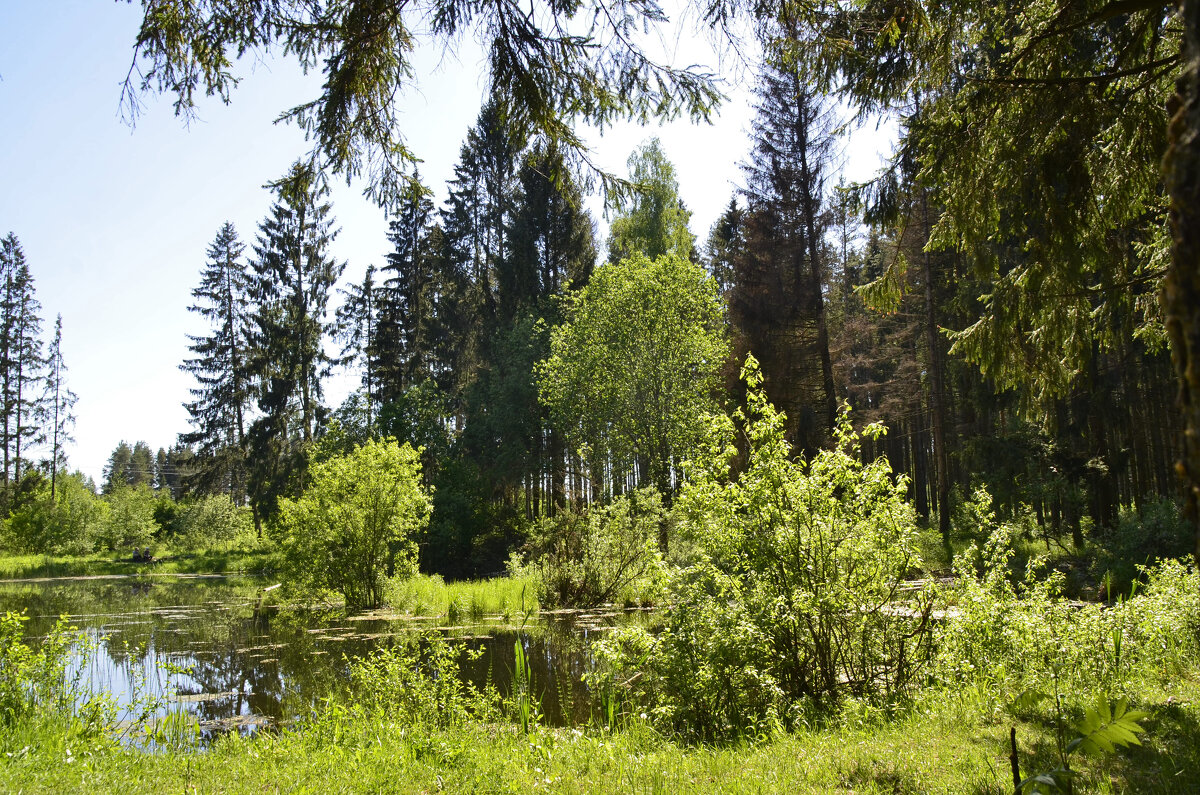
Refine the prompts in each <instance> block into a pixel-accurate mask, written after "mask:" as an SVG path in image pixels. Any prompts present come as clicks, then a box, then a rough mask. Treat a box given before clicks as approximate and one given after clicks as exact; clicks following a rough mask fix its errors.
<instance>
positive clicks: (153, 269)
mask: <svg viewBox="0 0 1200 795" xmlns="http://www.w3.org/2000/svg"><path fill="white" fill-rule="evenodd" d="M140 19H141V6H140V4H127V3H123V2H117V3H113V2H107V3H106V2H97V1H96V0H54V2H39V1H38V0H9V2H5V3H3V4H0V235H4V234H7V233H8V232H10V231H11V232H14V233H16V235H17V237H18V238H19V239H20V240H21V243H22V245H23V247H24V250H25V255H26V259H27V260H28V262H29V264H30V268H31V270H32V271H33V275H34V278H35V280H36V286H37V294H38V298H39V300H40V301H41V303H42V308H43V311H42V314H43V317H44V324H45V327H46V331H47V336H48V334H49V332H50V330H51V329H52V328H53V323H54V317H55V315H56V314H58V313H61V314H62V316H63V352H64V357H65V359H66V363H67V366H68V368H69V373H68V382H69V384H70V386H71V388H72V389H73V390H74V391H75V392H76V393H77V394H78V396H79V402H78V404H77V405H76V411H75V413H76V418H77V424H76V428H75V434H74V435H75V438H76V442H75V444H74V445H73V446H72V447H70V448H68V451H67V452H68V456H69V458H70V463H71V466H72V467H73V468H78V469H81V470H82V471H83V472H85V473H86V474H88V475H90V476H92V477H93V478H95V479H96V480H97V482H99V481H100V476H101V471H102V469H103V466H104V463H105V461H106V460H107V458H108V455H109V453H110V452H111V451H112V449H113V448H114V447H115V446H116V444H117V443H118V442H119V441H120V440H122V439H124V440H127V441H129V442H130V443H133V442H135V441H138V440H144V441H146V442H147V443H148V444H150V446H151V447H152V448H155V449H157V448H158V447H167V446H170V445H171V444H172V443H173V442H174V440H175V437H176V435H177V434H178V433H180V432H182V431H185V430H187V412H186V411H185V410H184V408H183V405H182V404H183V402H184V401H185V400H188V399H189V395H188V390H189V388H190V387H191V386H193V383H192V379H191V377H190V376H188V375H187V374H186V373H183V372H182V371H180V370H179V364H180V362H182V361H183V360H184V358H186V356H187V344H188V340H187V335H188V334H189V333H190V334H201V333H204V332H205V330H206V329H205V328H204V326H203V324H202V323H200V322H199V321H200V318H198V317H194V316H193V315H192V313H189V312H188V311H187V307H188V306H190V304H191V290H192V288H193V287H194V286H195V284H196V282H197V281H198V278H199V273H200V269H201V267H202V266H203V264H204V259H205V257H204V252H205V249H206V248H207V246H208V244H209V243H210V242H211V241H212V239H213V237H214V235H215V234H216V231H217V229H218V227H220V225H221V224H222V223H223V222H225V221H226V220H230V221H232V222H233V223H234V224H235V225H236V226H237V228H238V231H239V233H240V235H241V237H242V239H243V241H244V242H247V243H249V242H251V241H253V239H254V235H255V231H256V229H257V225H258V223H259V222H260V221H261V220H262V218H263V217H264V215H265V214H266V211H267V209H268V207H269V205H270V196H269V194H268V193H267V191H265V190H264V189H263V188H262V186H263V184H265V183H266V182H268V181H269V180H271V179H274V178H276V177H278V176H280V175H282V174H283V173H284V172H285V171H286V170H287V167H288V165H289V164H290V163H291V162H292V161H293V160H295V159H296V158H297V157H298V156H300V155H301V154H302V153H304V152H305V151H306V149H307V144H306V143H305V141H304V139H303V135H302V133H301V132H300V131H299V130H297V129H296V128H294V127H289V126H284V125H276V124H274V123H273V121H274V119H275V118H276V116H277V115H278V114H279V113H280V112H281V111H283V110H285V109H287V108H289V107H291V106H293V105H295V104H298V103H299V102H302V101H305V100H308V99H311V98H313V97H314V96H315V95H316V93H317V90H318V88H319V86H320V75H319V74H309V75H307V76H305V75H303V74H301V72H300V70H299V68H298V67H296V66H295V65H294V64H291V63H288V62H281V61H271V62H254V61H252V60H251V61H248V62H244V63H242V64H240V65H239V68H238V74H239V75H241V76H242V77H243V81H242V84H241V85H240V86H239V87H238V88H237V90H235V92H234V94H233V97H232V103H231V104H230V105H228V106H226V105H223V104H221V103H220V102H219V101H217V100H208V101H206V102H204V103H203V104H202V105H201V108H200V112H199V119H197V120H194V121H192V122H191V123H190V124H185V123H184V121H182V120H180V119H178V118H176V117H175V116H174V115H173V109H172V107H171V102H170V98H168V97H153V96H146V97H144V98H143V100H144V103H145V107H144V109H143V111H142V113H141V115H140V117H139V118H138V121H137V124H136V126H134V127H132V128H131V127H130V126H129V125H128V124H127V123H126V122H125V121H123V120H122V118H121V113H120V108H119V100H120V93H121V83H122V81H123V80H124V78H125V75H126V72H127V71H128V69H129V66H130V59H131V57H132V45H133V41H134V38H135V35H136V32H137V27H138V23H139V22H140ZM672 35H673V38H670V39H668V40H666V41H664V42H663V43H662V44H661V46H662V48H663V50H664V52H666V53H667V55H668V57H672V58H674V59H675V60H676V63H679V64H684V65H686V64H691V63H706V64H708V65H710V66H711V67H713V68H718V66H719V63H718V60H717V56H715V55H714V54H713V53H712V51H711V49H710V48H709V47H707V46H706V45H705V43H704V40H703V37H702V36H698V35H695V34H694V31H692V30H691V29H690V28H688V27H686V26H685V27H683V28H682V29H681V32H680V29H676V30H675V32H674V33H673V34H672ZM480 58H481V56H480V50H479V48H478V47H477V46H476V45H475V44H474V43H473V42H472V41H470V40H467V41H466V42H464V43H463V45H462V46H461V47H460V48H459V51H458V53H457V55H453V54H451V55H448V56H446V55H443V53H441V52H440V51H430V50H425V51H420V52H418V54H417V59H416V62H417V70H418V80H419V86H418V88H417V89H416V90H415V91H413V92H410V93H409V94H408V95H407V96H404V97H402V98H401V99H400V102H401V105H402V109H403V122H402V126H403V132H404V134H405V136H406V137H407V138H408V141H409V144H410V147H411V148H412V149H413V150H414V151H415V152H416V153H417V155H418V156H419V157H421V158H423V159H424V161H425V162H424V163H423V164H422V166H421V174H422V177H423V178H424V180H425V181H426V183H427V184H428V185H429V186H430V187H432V188H433V189H434V191H435V192H436V193H437V195H438V198H439V202H440V199H441V198H442V197H443V196H444V183H445V180H446V178H447V177H448V176H449V175H450V173H451V169H452V168H453V165H454V162H455V160H456V158H457V156H458V151H459V147H460V145H461V143H462V140H463V138H464V136H465V134H466V130H467V128H468V127H469V126H470V125H471V124H472V123H473V122H474V120H475V117H476V115H477V113H478V109H479V106H480V104H481V101H482V99H483V93H484V92H483V85H484V79H483V68H482V65H481V61H480ZM725 63H726V64H728V59H726V60H725ZM727 76H728V77H729V78H730V81H731V82H729V83H728V84H727V86H726V92H727V93H728V94H729V96H730V101H729V102H728V103H726V105H725V106H724V107H723V108H722V111H721V114H720V117H719V118H718V119H717V120H716V122H715V123H714V124H713V125H711V126H709V125H702V126H693V125H690V124H688V123H687V122H676V123H672V124H669V125H665V126H662V127H648V128H644V127H637V126H635V125H619V126H617V127H616V128H614V129H611V130H607V131H606V132H605V135H604V136H603V138H601V137H598V136H596V135H595V134H594V133H592V134H590V135H588V136H587V138H588V140H589V142H590V143H592V145H593V147H594V157H595V161H596V162H597V164H598V165H600V166H601V167H602V168H605V169H608V170H612V171H615V172H618V173H624V163H625V159H626V158H627V157H628V155H629V153H630V151H631V150H632V149H633V148H634V147H635V146H636V145H638V144H639V143H641V142H642V141H644V140H645V139H646V138H648V137H650V136H651V135H657V136H659V137H660V139H661V140H662V142H663V147H664V149H665V151H666V152H667V155H668V156H669V157H670V158H671V160H672V161H673V162H674V163H675V165H676V168H677V171H678V173H679V181H680V192H681V194H682V196H683V198H684V201H685V202H686V203H687V205H688V207H689V208H691V209H692V211H693V216H692V224H691V226H692V231H693V233H695V234H696V235H697V236H698V237H699V238H700V239H701V240H703V239H704V237H705V236H706V235H707V233H708V229H709V227H710V226H711V225H712V223H713V221H714V220H715V219H716V217H717V216H718V215H719V213H720V212H721V210H722V209H723V208H724V206H725V205H726V204H728V201H729V198H730V196H731V194H732V191H733V190H734V186H735V184H736V183H737V182H738V180H739V178H740V174H739V171H738V166H737V163H738V161H739V160H741V159H743V158H744V157H745V153H746V151H747V148H748V147H747V143H746V138H745V131H746V129H747V127H748V126H749V122H750V118H751V111H750V99H749V97H748V94H747V91H746V88H745V86H744V85H742V84H741V83H740V82H739V80H738V79H737V75H735V74H729V73H727ZM884 146H886V135H885V134H881V133H879V132H877V131H876V130H874V128H868V129H866V130H863V131H859V132H858V133H856V134H855V135H854V136H853V139H852V140H851V141H849V142H848V148H847V155H846V163H847V174H848V178H849V179H863V178H866V177H867V176H869V175H870V174H871V173H872V172H873V171H874V169H876V168H877V166H878V164H879V154H878V152H879V150H880V148H881V147H884ZM360 190H361V186H349V187H347V186H345V185H344V184H338V185H336V186H335V189H334V194H333V197H332V198H333V206H334V214H335V216H336V218H337V221H338V225H339V226H340V228H341V233H340V234H339V236H338V238H337V240H336V241H335V243H334V246H333V251H334V254H335V256H337V257H338V258H339V259H342V260H345V261H347V262H348V267H347V270H346V277H345V278H346V279H348V280H349V279H355V278H357V277H358V276H360V275H361V274H362V272H363V271H364V270H365V268H366V266H367V265H368V264H370V263H375V264H376V265H378V264H379V263H380V262H381V260H382V257H383V254H384V253H385V252H386V250H387V241H386V239H385V238H384V233H385V231H386V228H387V223H386V219H385V217H384V215H383V213H382V211H380V210H379V209H378V208H376V207H375V206H373V205H372V204H370V203H369V202H367V201H366V200H365V199H363V198H362V196H361V195H360ZM590 206H591V207H592V209H593V214H594V215H596V216H597V220H598V221H599V222H600V224H601V228H602V229H603V226H604V224H603V219H601V218H600V217H599V211H600V207H601V203H600V199H599V197H593V198H592V200H591V202H590ZM352 380H353V379H351V378H349V377H341V378H335V379H334V381H333V383H331V384H330V385H329V387H328V392H329V394H328V399H329V402H330V403H332V404H334V405H336V403H338V402H340V400H341V399H342V398H343V397H344V395H345V394H346V391H347V390H348V389H349V388H350V386H351V383H350V382H351V381H352Z"/></svg>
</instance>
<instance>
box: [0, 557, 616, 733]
mask: <svg viewBox="0 0 1200 795" xmlns="http://www.w3.org/2000/svg"><path fill="white" fill-rule="evenodd" d="M267 584H268V583H266V582H264V581H262V580H259V579H255V578H250V577H228V578H226V577H204V578H195V577H167V576H163V577H130V578H105V579H60V580H42V581H38V582H30V581H27V582H11V581H10V582H7V583H0V610H13V611H17V612H21V611H22V610H24V611H25V612H26V613H27V615H28V616H29V617H30V620H29V623H28V624H27V626H26V631H27V632H29V633H30V634H32V635H35V636H44V635H45V634H47V633H49V632H50V630H51V629H52V628H53V626H54V623H55V621H57V619H58V617H59V616H62V615H65V616H67V618H68V620H69V623H70V624H71V625H73V626H75V627H78V628H79V629H80V630H82V631H83V632H84V633H85V635H86V636H87V637H89V638H91V639H92V641H93V650H92V651H91V652H90V653H82V652H80V653H77V654H76V655H75V656H74V658H73V663H72V664H73V666H74V670H76V671H79V672H80V674H81V682H82V683H83V684H84V686H85V687H86V688H90V689H92V690H93V691H96V692H98V691H107V692H109V693H111V694H112V695H113V697H114V699H115V700H116V703H117V705H118V707H119V708H121V710H122V711H123V712H128V710H129V709H130V708H131V707H132V706H134V705H135V704H137V703H140V701H139V699H140V700H142V701H144V700H145V698H146V697H147V696H149V697H151V698H153V699H156V700H158V701H159V702H161V706H160V709H159V714H160V715H161V714H166V713H167V712H171V711H174V712H178V711H180V710H184V711H186V712H187V713H189V714H191V715H193V716H194V717H195V719H196V720H197V721H198V722H199V724H200V728H201V731H202V733H205V734H208V733H213V732H220V731H228V730H234V729H236V730H238V731H241V732H244V733H249V732H253V731H255V730H257V729H258V728H261V727H264V726H277V725H281V724H283V723H286V722H288V721H291V720H293V719H295V718H298V717H301V716H304V715H306V714H308V713H309V712H310V711H311V710H312V708H313V707H314V705H315V704H316V703H317V702H319V701H320V700H321V699H323V698H325V697H326V696H329V695H332V694H334V693H337V692H341V691H343V690H344V689H345V688H347V687H349V681H350V679H349V667H350V664H349V661H350V660H353V659H357V658H362V657H365V656H366V655H368V654H370V653H371V651H373V650H374V649H377V648H379V647H381V646H384V645H389V644H393V643H397V642H403V641H404V640H406V638H407V637H410V636H411V635H412V634H413V633H414V632H419V631H428V630H431V629H436V630H437V631H440V632H442V633H443V634H444V635H445V636H446V637H447V638H449V639H451V640H455V641H458V642H461V643H462V644H463V649H464V654H463V656H462V658H461V668H462V673H463V676H464V678H465V679H467V680H469V681H471V682H473V683H475V684H476V685H479V686H483V685H487V684H491V685H494V686H495V687H496V689H497V690H498V691H499V692H500V694H501V695H502V696H507V695H508V694H509V691H510V689H511V687H512V681H513V676H512V674H513V669H514V666H515V660H514V645H515V644H517V643H520V644H521V646H522V648H523V649H524V652H525V658H526V660H527V662H528V664H529V666H530V668H531V670H532V674H533V676H532V681H533V687H534V692H535V695H537V696H538V697H539V701H540V709H541V713H542V720H543V721H544V722H546V723H548V724H551V725H576V724H580V723H584V722H587V721H588V720H589V719H590V717H591V715H592V706H593V705H592V700H591V697H590V694H589V692H588V690H587V687H586V686H585V684H584V683H583V675H584V673H586V672H587V670H588V669H589V666H590V664H591V662H592V658H591V656H590V653H589V645H590V641H591V639H593V638H594V637H595V636H596V635H597V634H599V633H603V632H605V631H606V630H607V629H610V628H611V627H613V626H615V625H616V624H618V623H620V622H623V621H627V620H630V617H629V615H628V614H625V613H623V612H620V611H614V612H591V613H565V612H564V613H555V614H553V615H548V616H545V617H544V618H542V619H541V620H538V621H535V622H530V623H529V624H527V625H524V626H515V625H513V624H512V623H510V622H508V621H505V620H503V619H502V618H501V617H499V616H492V617H484V618H483V619H482V620H481V621H479V622H473V623H470V624H459V625H455V626H447V625H446V624H445V620H444V617H441V618H414V617H411V616H407V615H395V614H391V613H388V612H386V611H374V612H368V613H361V614H357V615H353V614H352V615H346V614H345V613H344V612H343V611H341V610H304V611H299V610H278V609H264V610H262V611H261V613H258V614H256V610H255V603H256V602H257V600H258V597H259V594H260V591H261V589H262V587H263V586H264V585H267ZM479 647H482V648H483V649H484V653H483V654H482V655H480V656H479V657H477V658H475V659H474V660H472V659H469V657H468V655H466V653H465V651H466V649H468V648H479Z"/></svg>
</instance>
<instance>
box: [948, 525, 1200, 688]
mask: <svg viewBox="0 0 1200 795" xmlns="http://www.w3.org/2000/svg"><path fill="white" fill-rule="evenodd" d="M1014 534H1015V528H1014V527H1013V526H1011V525H1007V524H1005V525H1000V526H999V527H997V528H995V529H994V530H993V532H992V537H991V538H990V539H989V541H988V543H987V544H986V545H984V547H983V548H982V549H977V548H975V547H974V546H972V547H971V548H969V549H968V550H967V551H966V552H964V553H963V554H962V555H960V556H959V557H958V559H957V560H956V562H955V570H956V572H957V573H958V575H959V578H958V581H957V583H956V584H955V585H953V586H952V587H951V588H950V589H948V591H947V593H946V597H947V599H948V601H949V602H950V603H951V605H952V606H951V613H950V618H949V620H947V621H945V622H944V623H943V625H942V627H941V629H940V630H939V632H938V637H937V648H938V654H937V661H936V666H935V673H936V676H937V678H938V679H940V680H941V681H942V682H944V683H945V684H946V685H947V686H949V687H951V688H955V689H958V688H961V687H962V686H963V685H964V684H971V685H973V686H975V688H976V689H977V690H978V691H979V692H982V693H984V694H987V695H989V696H990V697H992V698H993V699H995V700H997V701H1004V700H1007V699H1010V698H1012V697H1013V696H1014V695H1015V694H1019V693H1023V692H1026V691H1040V692H1047V693H1059V694H1061V695H1063V696H1064V697H1066V698H1067V699H1068V700H1071V701H1075V702H1079V703H1082V702H1084V701H1087V700H1088V699H1090V698H1091V697H1092V696H1093V694H1094V693H1095V692H1097V690H1100V691H1103V692H1108V693H1124V692H1128V691H1129V690H1130V688H1131V686H1132V683H1134V682H1135V681H1137V680H1138V679H1140V678H1144V677H1167V676H1170V675H1173V674H1176V673H1178V672H1179V671H1181V670H1183V669H1184V668H1186V667H1187V666H1188V665H1194V664H1195V663H1196V662H1197V661H1198V660H1200V575H1198V574H1197V572H1196V570H1195V569H1194V568H1191V567H1188V566H1185V565H1184V564H1182V563H1180V562H1178V561H1173V560H1167V561H1163V562H1161V563H1160V564H1159V565H1158V566H1156V567H1153V568H1143V569H1142V573H1143V575H1144V577H1145V579H1146V583H1147V584H1146V585H1145V586H1144V587H1141V588H1138V589H1136V592H1135V594H1134V595H1133V596H1131V597H1129V598H1125V599H1121V600H1120V601H1118V602H1117V604H1115V605H1113V606H1112V607H1105V606H1104V605H1101V604H1096V603H1082V602H1073V601H1070V600H1068V599H1065V598H1063V596H1062V589H1063V584H1064V577H1063V575H1062V574H1061V573H1060V572H1049V573H1045V572H1044V571H1043V566H1042V561H1041V560H1038V559H1033V560H1031V561H1029V562H1028V563H1027V565H1026V571H1025V575H1024V577H1023V578H1022V579H1020V580H1019V581H1017V582H1014V581H1013V579H1012V577H1011V576H1010V571H1011V560H1012V557H1013V554H1014V553H1013V549H1012V541H1013V536H1014Z"/></svg>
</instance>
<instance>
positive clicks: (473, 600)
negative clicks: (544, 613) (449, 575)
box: [387, 574, 538, 623]
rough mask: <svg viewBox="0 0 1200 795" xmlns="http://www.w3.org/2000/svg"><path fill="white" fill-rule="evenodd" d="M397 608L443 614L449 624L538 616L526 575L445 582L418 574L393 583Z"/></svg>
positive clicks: (392, 602)
mask: <svg viewBox="0 0 1200 795" xmlns="http://www.w3.org/2000/svg"><path fill="white" fill-rule="evenodd" d="M387 596H388V602H389V604H390V605H391V606H392V607H393V608H394V609H396V610H399V611H401V612H405V613H409V614H411V615H414V616H446V617H447V618H448V619H449V620H450V621H451V622H452V623H459V622H471V621H478V620H479V619H481V618H483V617H484V616H488V615H500V616H504V617H505V618H506V619H508V620H512V621H518V622H519V621H521V620H522V619H524V618H526V617H531V616H535V615H537V609H538V601H537V588H536V585H535V583H534V581H533V580H532V579H530V578H526V577H497V578H494V579H490V580H463V581H459V582H446V581H445V580H443V579H442V578H441V577H439V576H438V575H436V574H434V575H429V574H418V575H417V576H415V577H412V578H410V579H408V580H403V581H400V582H397V583H395V584H394V585H393V586H392V587H391V589H390V590H389V592H388V594H387Z"/></svg>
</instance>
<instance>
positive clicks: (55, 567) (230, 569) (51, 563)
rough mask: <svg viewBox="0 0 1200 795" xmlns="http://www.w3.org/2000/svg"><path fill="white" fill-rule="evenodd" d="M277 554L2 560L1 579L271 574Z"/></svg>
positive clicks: (239, 552)
mask: <svg viewBox="0 0 1200 795" xmlns="http://www.w3.org/2000/svg"><path fill="white" fill-rule="evenodd" d="M275 554H276V553H274V552H273V551H271V550H267V549H231V550H219V549H212V550H201V551H184V550H172V549H169V548H168V549H160V550H158V551H156V552H155V556H156V560H155V561H154V562H153V563H136V562H133V561H132V560H130V557H129V553H127V552H94V553H92V554H90V555H5V556H0V579H28V578H34V577H94V576H100V575H114V574H269V573H270V572H272V571H273V570H274V569H275V567H276V563H275Z"/></svg>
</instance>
